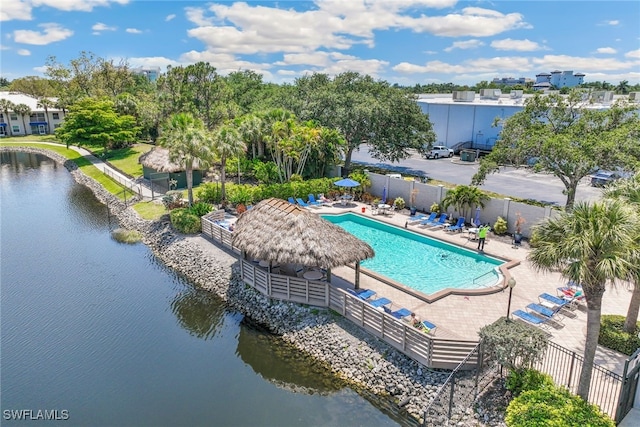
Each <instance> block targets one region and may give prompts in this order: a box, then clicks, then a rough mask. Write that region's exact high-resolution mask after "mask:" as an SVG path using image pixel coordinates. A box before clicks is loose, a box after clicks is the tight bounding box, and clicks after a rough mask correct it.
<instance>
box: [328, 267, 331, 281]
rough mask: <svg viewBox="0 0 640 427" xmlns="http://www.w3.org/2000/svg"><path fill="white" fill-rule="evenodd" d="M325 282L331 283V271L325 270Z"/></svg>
mask: <svg viewBox="0 0 640 427" xmlns="http://www.w3.org/2000/svg"><path fill="white" fill-rule="evenodd" d="M327 282H329V283H331V269H330V268H327Z"/></svg>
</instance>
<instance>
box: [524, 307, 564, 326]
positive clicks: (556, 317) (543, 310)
mask: <svg viewBox="0 0 640 427" xmlns="http://www.w3.org/2000/svg"><path fill="white" fill-rule="evenodd" d="M527 310H529V311H532V312H534V313H536V314H537V315H539V316H542V318H544V319H546V320H553V321H556V322H558V323H559V324H562V317H561V315H560V314H559V313H558V311H559V310H560V307H558V308H556V309H553V310H552V309H550V308H548V307H545V306H543V305H540V304H536V303H533V302H532V303H531V304H529V305H527Z"/></svg>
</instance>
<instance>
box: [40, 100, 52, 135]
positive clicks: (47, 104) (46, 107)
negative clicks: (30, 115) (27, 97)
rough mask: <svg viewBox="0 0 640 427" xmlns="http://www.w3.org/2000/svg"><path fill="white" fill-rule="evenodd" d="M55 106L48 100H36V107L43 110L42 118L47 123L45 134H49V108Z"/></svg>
mask: <svg viewBox="0 0 640 427" xmlns="http://www.w3.org/2000/svg"><path fill="white" fill-rule="evenodd" d="M53 106H55V102H54V101H52V100H51V99H49V98H40V99H39V100H38V107H42V108H44V117H45V121H46V122H47V133H48V134H49V133H51V126H50V125H49V123H50V121H49V108H51V107H53Z"/></svg>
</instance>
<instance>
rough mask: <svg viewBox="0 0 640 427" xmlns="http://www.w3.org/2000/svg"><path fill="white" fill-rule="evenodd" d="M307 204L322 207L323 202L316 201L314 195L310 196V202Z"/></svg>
mask: <svg viewBox="0 0 640 427" xmlns="http://www.w3.org/2000/svg"><path fill="white" fill-rule="evenodd" d="M307 203H308V204H310V205H313V206H320V205H322V203H321V202H319V201H317V200H316V196H314V195H313V194H309V201H308V202H307Z"/></svg>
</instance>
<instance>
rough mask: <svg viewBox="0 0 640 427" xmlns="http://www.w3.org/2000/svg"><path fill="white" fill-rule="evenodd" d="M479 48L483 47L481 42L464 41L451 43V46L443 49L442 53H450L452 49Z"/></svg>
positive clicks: (474, 40)
mask: <svg viewBox="0 0 640 427" xmlns="http://www.w3.org/2000/svg"><path fill="white" fill-rule="evenodd" d="M480 46H484V42H483V41H480V40H477V39H471V40H465V41H463V42H453V44H452V45H451V46H449V47H447V48H445V49H444V51H445V52H451V51H452V50H454V49H477V48H479V47H480Z"/></svg>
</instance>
